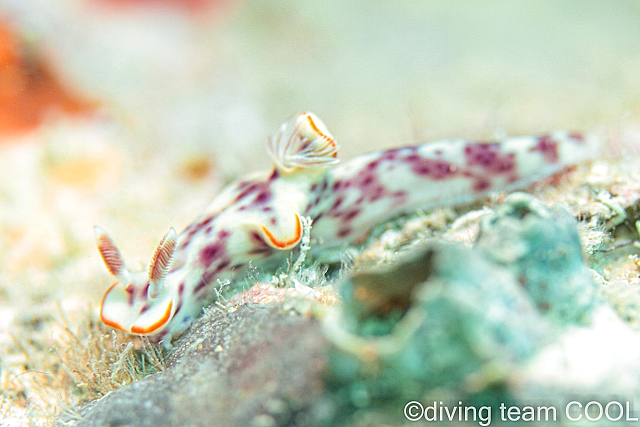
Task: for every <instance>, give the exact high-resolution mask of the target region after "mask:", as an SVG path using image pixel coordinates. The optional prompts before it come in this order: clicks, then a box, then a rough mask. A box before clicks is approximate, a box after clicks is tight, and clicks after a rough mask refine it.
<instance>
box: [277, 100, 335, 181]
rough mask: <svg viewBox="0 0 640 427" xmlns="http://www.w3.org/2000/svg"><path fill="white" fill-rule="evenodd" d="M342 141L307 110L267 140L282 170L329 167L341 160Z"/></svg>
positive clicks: (283, 125) (288, 121)
mask: <svg viewBox="0 0 640 427" xmlns="http://www.w3.org/2000/svg"><path fill="white" fill-rule="evenodd" d="M338 148H339V146H338V144H337V143H336V141H335V139H334V138H333V135H331V133H329V130H328V129H327V127H326V126H325V124H324V123H323V122H322V120H320V119H319V118H318V117H317V116H316V115H315V114H313V113H311V112H307V111H303V112H300V113H297V114H295V115H293V116H292V117H291V118H290V119H289V120H287V121H286V122H284V123H282V125H281V126H280V129H279V130H278V133H277V134H276V135H274V136H272V137H271V139H270V140H269V141H268V143H267V151H268V153H269V155H270V156H271V157H272V158H273V161H274V162H275V163H276V166H277V168H278V169H279V170H281V171H282V172H292V171H294V170H295V169H297V168H309V167H317V166H320V167H327V166H331V165H334V164H336V163H338V162H339V160H338V158H337V157H338Z"/></svg>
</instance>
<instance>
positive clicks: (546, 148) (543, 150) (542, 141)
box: [529, 135, 559, 163]
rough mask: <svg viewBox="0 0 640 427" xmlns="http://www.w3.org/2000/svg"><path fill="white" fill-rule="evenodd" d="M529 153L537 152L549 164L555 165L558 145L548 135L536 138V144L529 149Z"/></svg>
mask: <svg viewBox="0 0 640 427" xmlns="http://www.w3.org/2000/svg"><path fill="white" fill-rule="evenodd" d="M529 151H539V152H540V154H542V156H543V157H544V159H545V160H546V161H547V162H549V163H556V162H557V161H558V157H559V155H558V143H557V142H556V141H554V140H553V139H552V138H551V137H550V136H549V135H545V136H541V137H540V138H538V143H537V144H536V145H535V146H533V147H531V148H530V149H529Z"/></svg>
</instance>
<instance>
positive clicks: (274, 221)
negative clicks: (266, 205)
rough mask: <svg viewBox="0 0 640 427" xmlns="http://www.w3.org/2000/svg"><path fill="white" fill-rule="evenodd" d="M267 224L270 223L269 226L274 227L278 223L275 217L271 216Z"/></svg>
mask: <svg viewBox="0 0 640 427" xmlns="http://www.w3.org/2000/svg"><path fill="white" fill-rule="evenodd" d="M269 222H270V223H271V225H276V224H277V223H278V219H277V218H276V217H275V216H272V217H271V218H269Z"/></svg>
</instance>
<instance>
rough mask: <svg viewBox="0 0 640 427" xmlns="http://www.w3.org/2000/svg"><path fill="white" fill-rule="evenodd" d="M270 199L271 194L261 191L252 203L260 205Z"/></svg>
mask: <svg viewBox="0 0 640 427" xmlns="http://www.w3.org/2000/svg"><path fill="white" fill-rule="evenodd" d="M270 199H271V192H269V191H263V192H261V193H259V194H258V195H257V196H256V198H255V200H254V201H253V203H256V204H258V205H262V204H265V203H267V202H268V201H269V200H270Z"/></svg>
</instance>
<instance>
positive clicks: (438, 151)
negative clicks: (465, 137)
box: [433, 150, 442, 156]
mask: <svg viewBox="0 0 640 427" xmlns="http://www.w3.org/2000/svg"><path fill="white" fill-rule="evenodd" d="M433 154H435V155H436V156H442V150H436V151H434V152H433Z"/></svg>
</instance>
